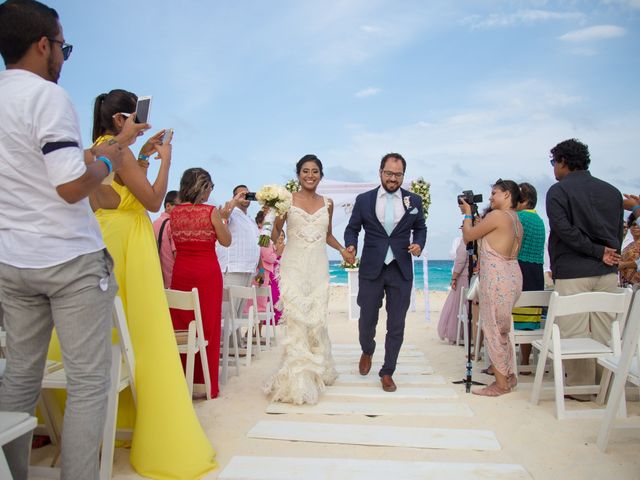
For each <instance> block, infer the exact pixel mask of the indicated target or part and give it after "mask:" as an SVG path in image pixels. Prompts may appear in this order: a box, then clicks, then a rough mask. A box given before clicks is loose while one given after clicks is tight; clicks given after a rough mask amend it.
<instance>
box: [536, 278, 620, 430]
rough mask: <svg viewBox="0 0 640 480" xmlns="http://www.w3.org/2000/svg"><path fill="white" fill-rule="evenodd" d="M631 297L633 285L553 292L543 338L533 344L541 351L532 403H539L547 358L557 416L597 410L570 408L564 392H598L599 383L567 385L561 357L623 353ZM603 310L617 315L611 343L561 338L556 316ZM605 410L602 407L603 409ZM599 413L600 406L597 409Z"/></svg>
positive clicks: (594, 357)
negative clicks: (622, 327)
mask: <svg viewBox="0 0 640 480" xmlns="http://www.w3.org/2000/svg"><path fill="white" fill-rule="evenodd" d="M630 301H631V289H628V288H627V289H623V288H620V289H617V292H616V293H606V292H587V293H579V294H576V295H566V296H560V295H559V294H558V293H557V292H553V293H552V294H551V298H550V301H549V310H548V312H547V319H546V323H545V327H544V335H543V337H542V339H541V340H534V341H533V343H532V345H533V348H535V349H537V350H539V351H540V356H539V357H538V364H537V367H536V377H535V380H534V382H533V390H532V393H531V403H533V404H534V405H537V404H538V402H539V400H540V394H541V390H542V377H543V376H544V372H545V366H546V362H547V358H550V359H552V360H553V376H554V384H555V400H556V416H557V418H558V419H563V418H565V417H567V416H573V417H577V416H585V415H587V416H593V414H594V410H593V409H591V410H582V411H579V412H575V411H574V412H567V411H566V409H565V405H564V395H565V393H569V394H571V393H573V394H589V393H598V392H599V390H600V386H599V385H582V386H567V387H565V386H564V371H563V369H562V360H578V359H588V358H593V359H598V358H605V357H610V356H614V355H620V349H621V344H620V324H621V323H623V322H624V319H625V318H626V315H627V312H628V310H629V303H630ZM590 312H603V313H612V314H615V315H616V318H615V320H614V321H613V322H612V324H611V340H610V344H609V345H605V344H602V343H600V342H598V341H596V340H594V339H592V338H564V339H563V338H561V336H560V328H559V327H558V324H557V323H556V317H561V316H564V315H573V314H577V313H590ZM601 411H602V410H600V412H601ZM595 413H597V410H596V411H595Z"/></svg>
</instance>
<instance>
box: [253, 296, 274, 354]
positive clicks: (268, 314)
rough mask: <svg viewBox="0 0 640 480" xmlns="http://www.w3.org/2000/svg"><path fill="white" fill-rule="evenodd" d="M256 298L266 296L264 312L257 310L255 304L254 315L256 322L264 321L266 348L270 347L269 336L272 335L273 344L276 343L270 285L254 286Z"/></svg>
mask: <svg viewBox="0 0 640 480" xmlns="http://www.w3.org/2000/svg"><path fill="white" fill-rule="evenodd" d="M256 298H266V300H267V305H266V310H265V311H264V312H260V311H258V308H257V305H256V310H255V311H256V315H257V317H258V323H259V324H260V323H262V322H264V327H265V328H264V332H265V333H264V336H265V343H266V347H267V350H269V349H270V348H271V336H272V335H273V344H274V345H277V337H276V311H275V308H274V306H273V297H272V294H271V287H256Z"/></svg>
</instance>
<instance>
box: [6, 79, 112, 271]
mask: <svg viewBox="0 0 640 480" xmlns="http://www.w3.org/2000/svg"><path fill="white" fill-rule="evenodd" d="M0 118H1V119H2V120H1V121H0V205H2V207H1V208H0V262H2V263H4V264H7V265H12V266H14V267H17V268H47V267H52V266H54V265H60V264H62V263H65V262H67V261H69V260H72V259H74V258H76V257H79V256H81V255H85V254H87V253H93V252H97V251H99V250H102V249H103V248H104V243H103V241H102V234H101V232H100V227H99V226H98V222H97V221H96V218H95V216H94V214H93V212H92V211H91V207H90V206H89V200H88V199H87V198H83V199H82V200H80V201H78V202H76V203H73V204H71V203H67V202H66V201H65V200H63V199H62V197H60V195H58V192H57V191H56V187H57V186H59V185H62V184H64V183H68V182H71V181H73V180H76V179H77V178H79V177H81V176H82V175H83V174H84V172H85V171H86V169H87V167H86V165H85V163H84V152H83V150H82V142H81V139H80V126H79V124H78V117H77V115H76V111H75V109H74V108H73V105H72V104H71V100H70V99H69V96H68V95H67V93H66V92H65V91H64V90H63V89H62V88H61V87H59V86H58V85H56V84H55V83H53V82H49V81H47V80H45V79H43V78H41V77H40V76H38V75H36V74H35V73H31V72H28V71H26V70H21V69H10V70H5V71H3V72H0ZM59 142H64V143H65V144H68V145H66V146H64V147H63V148H57V149H56V148H50V147H51V146H53V145H56V144H58V143H59Z"/></svg>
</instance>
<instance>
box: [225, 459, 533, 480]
mask: <svg viewBox="0 0 640 480" xmlns="http://www.w3.org/2000/svg"><path fill="white" fill-rule="evenodd" d="M218 478H219V479H220V480H247V479H251V480H300V479H304V480H452V479H458V478H459V479H464V480H530V479H531V477H530V476H529V474H528V473H527V472H526V471H525V469H524V468H522V467H521V466H520V465H514V464H506V463H505V464H499V463H457V462H456V463H444V462H415V461H413V462H411V461H409V462H400V461H392V460H357V459H352V458H300V457H298V458H291V457H244V456H238V457H233V458H232V459H231V462H230V463H229V465H227V468H225V469H224V471H223V472H222V473H221V474H220V476H219V477H218Z"/></svg>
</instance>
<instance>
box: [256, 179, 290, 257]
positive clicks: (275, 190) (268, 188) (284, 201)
mask: <svg viewBox="0 0 640 480" xmlns="http://www.w3.org/2000/svg"><path fill="white" fill-rule="evenodd" d="M291 198H292V197H291V192H290V191H289V190H287V189H286V188H285V187H282V186H280V185H264V186H263V187H262V188H261V189H260V190H258V191H257V192H256V200H258V203H259V204H260V205H261V206H262V207H266V211H265V216H264V221H263V223H262V228H261V229H260V237H259V238H258V245H260V246H261V247H266V246H268V245H269V241H270V240H271V232H272V231H273V224H274V222H275V220H276V216H278V215H279V216H282V215H284V214H285V213H287V212H288V211H289V209H290V208H291Z"/></svg>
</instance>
